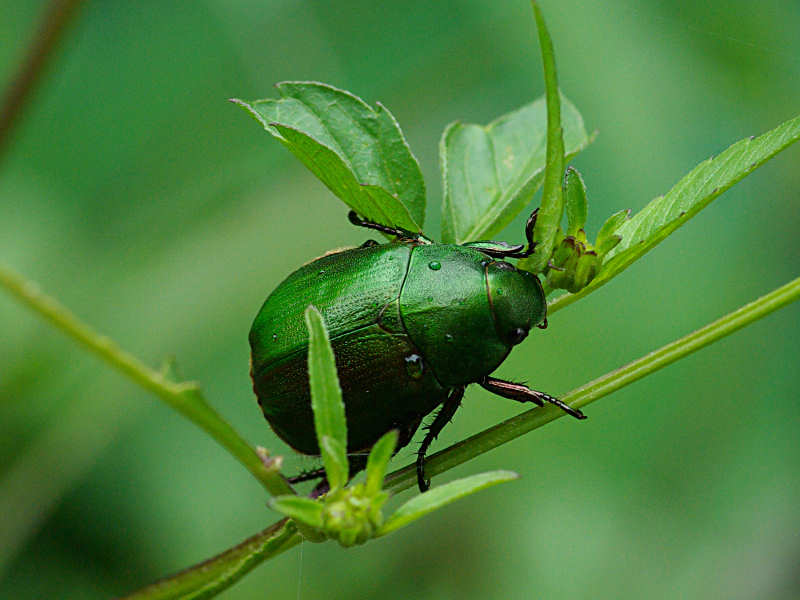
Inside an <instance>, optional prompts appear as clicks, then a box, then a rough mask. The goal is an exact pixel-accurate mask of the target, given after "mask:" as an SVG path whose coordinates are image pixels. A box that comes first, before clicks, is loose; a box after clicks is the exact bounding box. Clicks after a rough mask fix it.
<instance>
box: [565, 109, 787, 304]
mask: <svg viewBox="0 0 800 600" xmlns="http://www.w3.org/2000/svg"><path fill="white" fill-rule="evenodd" d="M798 140H800V116H797V117H795V118H793V119H790V120H788V121H786V122H784V123H781V124H780V125H778V126H777V127H775V128H774V129H772V130H770V131H768V132H766V133H764V134H762V135H760V136H759V137H749V138H745V139H743V140H739V141H738V142H736V143H735V144H733V145H731V146H730V147H728V148H727V149H726V150H725V151H723V152H722V153H721V154H719V155H718V156H716V157H712V158H709V159H707V160H705V161H703V162H702V163H700V164H699V165H697V166H696V167H695V168H694V169H692V170H691V171H690V172H689V173H688V174H686V175H685V176H684V177H683V178H682V179H681V180H680V181H678V183H676V184H675V185H674V186H673V187H672V189H671V190H670V191H669V192H667V193H666V194H665V195H664V196H659V197H657V198H655V199H654V200H652V201H650V203H649V204H647V206H645V207H644V208H643V209H642V210H641V211H639V212H638V213H637V214H636V215H634V217H633V218H631V219H630V220H625V219H624V215H623V214H622V213H621V212H620V213H616V214H614V215H612V216H611V217H609V219H608V221H607V222H606V224H605V225H604V226H603V228H602V229H601V233H600V235H599V236H598V246H600V245H601V244H602V246H603V247H604V248H606V247H609V246H611V245H612V244H616V242H615V241H614V240H613V239H612V238H611V236H618V237H619V238H620V241H619V243H618V244H616V245H615V246H614V247H612V248H610V249H609V250H608V254H607V256H606V259H605V261H604V263H603V265H602V268H601V269H600V270H599V273H598V274H597V277H595V278H594V279H593V280H591V283H589V285H588V286H587V287H583V288H582V289H575V290H570V291H575V292H577V294H574V295H572V296H567V297H563V298H559V299H558V300H556V303H558V304H557V305H558V306H559V307H561V306H566V305H567V304H570V303H571V302H573V301H575V300H577V299H578V298H581V297H583V296H585V295H586V294H588V293H590V292H592V291H594V290H595V289H597V288H598V287H600V286H601V285H604V284H606V283H608V281H610V280H611V279H612V278H614V277H616V276H617V275H618V274H619V273H621V272H622V271H624V270H625V269H627V268H628V267H629V266H630V265H631V264H633V263H634V262H635V261H637V260H638V259H640V258H641V257H642V256H644V254H646V253H647V252H649V251H650V250H652V249H653V248H654V247H655V246H656V245H658V244H659V243H661V242H662V241H663V240H664V239H665V238H666V237H667V236H669V235H670V234H671V233H673V232H674V231H675V230H676V229H678V227H680V226H681V225H683V224H684V223H686V222H687V221H688V220H689V219H691V218H692V217H694V216H695V215H697V214H698V213H699V212H700V211H701V210H702V209H703V208H705V207H706V206H708V204H709V203H710V202H711V201H712V200H714V199H715V198H717V197H718V196H720V195H721V194H722V193H723V192H724V191H726V190H727V189H729V188H730V187H731V186H733V185H734V184H735V183H737V182H739V181H741V180H742V179H744V178H745V177H746V176H747V175H749V174H750V173H752V172H753V171H755V170H756V169H757V168H758V167H760V166H761V165H763V164H764V163H765V162H767V161H768V160H769V159H771V158H772V157H774V156H775V155H776V154H778V153H779V152H781V151H783V150H785V149H786V148H788V147H789V146H791V145H792V144H794V143H795V142H797V141H798Z"/></svg>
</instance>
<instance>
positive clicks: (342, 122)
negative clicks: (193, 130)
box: [233, 82, 425, 231]
mask: <svg viewBox="0 0 800 600" xmlns="http://www.w3.org/2000/svg"><path fill="white" fill-rule="evenodd" d="M276 87H277V89H278V92H279V94H280V95H281V98H279V99H271V98H268V99H264V100H255V101H243V100H238V99H234V100H233V102H235V103H236V104H238V105H239V106H241V107H242V108H244V109H245V110H247V111H248V112H249V113H250V114H251V115H252V116H253V117H255V118H256V119H257V120H258V121H259V122H260V123H261V124H262V125H263V126H264V128H265V129H266V130H267V131H268V132H269V133H270V134H272V135H273V136H274V137H276V138H277V139H278V140H279V141H281V143H283V144H284V145H285V146H287V148H289V150H291V151H292V153H293V154H295V156H297V157H298V158H300V160H301V161H302V162H303V164H305V165H306V166H307V167H308V168H309V169H310V170H311V171H312V172H313V173H314V174H315V175H316V176H317V177H319V178H320V179H321V180H322V181H323V183H325V185H326V186H328V188H329V189H330V190H331V191H332V192H333V193H334V194H336V195H337V196H338V197H339V198H341V199H342V200H343V201H344V202H345V203H346V204H347V205H348V206H350V207H351V208H352V209H353V210H355V211H356V212H358V213H359V214H360V215H361V216H363V217H366V218H367V219H370V220H374V221H377V222H379V223H383V224H384V225H389V226H392V227H401V228H403V229H408V230H410V231H420V230H421V228H422V225H423V224H424V221H425V183H424V181H423V179H422V172H421V171H420V168H419V163H418V162H417V159H416V158H415V157H414V155H413V154H412V153H411V149H410V148H409V146H408V143H407V142H406V140H405V137H404V136H403V133H402V131H401V130H400V126H399V125H398V124H397V121H396V120H395V118H394V116H392V114H391V113H390V112H389V110H388V109H387V108H386V107H384V106H383V105H381V104H380V103H378V104H377V105H376V106H377V108H376V109H373V108H372V107H371V106H369V105H368V104H366V103H365V102H364V101H363V100H361V99H360V98H358V97H357V96H354V95H353V94H351V93H349V92H346V91H344V90H340V89H337V88H335V87H332V86H329V85H326V84H322V83H316V82H283V83H279V84H277V86H276ZM279 126H281V127H279ZM282 128H283V129H290V130H293V131H294V132H296V134H295V135H290V136H287V135H286V133H285V132H284V131H283V130H282ZM361 185H369V186H374V187H377V188H380V189H381V190H382V191H383V192H385V194H378V196H379V198H375V197H370V194H368V193H366V192H365V191H364V190H360V189H359V187H360V186H361ZM388 199H392V201H389V200H388ZM383 203H387V205H386V206H383Z"/></svg>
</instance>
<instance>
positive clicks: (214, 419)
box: [0, 265, 294, 496]
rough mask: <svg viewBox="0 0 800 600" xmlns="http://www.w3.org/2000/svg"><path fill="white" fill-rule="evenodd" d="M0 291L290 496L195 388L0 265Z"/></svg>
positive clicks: (275, 465)
mask: <svg viewBox="0 0 800 600" xmlns="http://www.w3.org/2000/svg"><path fill="white" fill-rule="evenodd" d="M0 287H4V288H5V289H6V290H8V291H9V292H10V293H11V294H12V295H13V296H15V297H16V298H17V299H18V300H19V301H21V302H22V303H23V304H25V305H26V306H28V307H29V308H30V309H32V310H33V311H34V312H36V313H38V314H39V315H40V316H42V317H44V318H45V319H47V320H48V321H50V322H51V323H52V324H53V325H55V326H56V327H57V328H58V329H60V330H61V331H63V332H64V333H65V334H67V335H68V336H69V337H71V338H72V339H74V340H75V341H77V342H79V343H81V344H83V345H84V346H86V347H87V348H88V349H89V350H91V351H92V352H93V353H94V354H96V355H97V356H99V357H100V358H101V359H102V360H104V361H105V362H106V363H108V364H109V365H111V366H112V367H114V368H115V369H117V370H118V371H120V372H121V373H122V374H123V375H125V376H126V377H128V378H129V379H131V380H133V381H134V382H136V383H137V384H139V385H140V386H142V387H143V388H145V389H147V390H149V391H151V392H153V393H154V394H155V395H156V396H158V397H159V398H161V399H162V400H163V401H164V402H166V403H167V404H169V405H170V406H171V407H172V408H174V409H175V410H177V411H178V412H179V413H181V414H182V415H183V416H185V417H186V418H187V419H189V420H190V421H192V422H193V423H194V424H195V425H197V426H198V427H200V428H201V429H203V430H204V431H206V432H207V433H208V434H209V435H210V436H211V437H212V438H214V439H215V440H216V441H217V442H218V443H219V444H220V445H221V446H222V447H223V448H225V449H226V450H227V451H228V452H229V453H230V454H232V455H233V456H234V458H236V459H237V460H238V461H239V462H240V463H242V465H244V467H245V468H246V469H247V470H248V471H250V473H252V474H253V476H254V477H255V478H256V479H258V481H259V482H261V484H262V485H263V486H264V488H266V490H267V491H268V492H269V493H270V494H272V495H273V496H279V495H282V494H292V493H294V492H293V490H292V488H291V486H289V484H288V483H287V482H286V480H285V479H284V478H283V476H281V475H280V473H279V472H278V471H279V467H280V464H279V461H272V462H270V461H267V464H265V461H264V460H262V458H261V457H260V456H259V455H258V453H256V451H255V450H254V449H253V448H251V447H250V445H249V444H248V443H247V442H246V441H245V440H244V439H242V437H241V436H240V435H239V434H238V433H237V432H236V430H235V429H234V428H233V427H231V425H230V424H229V423H228V422H227V421H225V420H224V419H223V418H222V417H221V416H220V415H219V413H217V411H216V410H214V409H213V408H212V407H211V406H210V405H209V404H208V403H207V402H206V400H205V398H204V397H203V395H202V393H201V392H200V389H199V388H198V387H197V384H195V383H193V382H182V383H176V382H173V381H170V380H168V379H167V378H166V377H165V376H164V375H163V374H162V373H159V372H158V371H155V370H153V369H151V368H150V367H148V366H147V365H145V364H144V363H143V362H141V361H140V360H139V359H138V358H136V357H135V356H133V355H131V354H128V353H127V352H125V351H124V350H123V349H122V348H120V347H119V346H117V344H116V343H114V341H113V340H111V339H109V338H108V337H106V336H103V335H101V334H99V333H98V332H96V331H94V330H93V329H92V328H91V327H89V326H88V325H87V324H86V323H83V322H82V321H81V320H80V319H78V318H77V317H76V316H75V315H74V314H72V313H71V312H70V311H69V310H68V309H67V308H66V307H65V306H63V305H62V304H60V303H59V302H58V301H57V300H55V299H54V298H51V297H50V296H48V295H46V294H44V293H43V292H42V291H41V290H40V289H39V288H38V286H36V285H35V284H33V283H31V282H29V281H26V280H25V279H23V278H22V277H21V276H20V275H18V274H16V273H14V272H13V271H11V270H10V269H8V268H7V267H4V266H3V265H0Z"/></svg>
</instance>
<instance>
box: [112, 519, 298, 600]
mask: <svg viewBox="0 0 800 600" xmlns="http://www.w3.org/2000/svg"><path fill="white" fill-rule="evenodd" d="M301 541H302V537H301V536H300V535H299V534H298V533H297V530H296V529H295V527H294V524H293V523H291V522H289V520H288V519H281V520H280V521H278V522H277V523H274V524H273V525H271V526H270V527H267V528H266V529H265V530H263V531H260V532H259V533H257V534H255V535H254V536H251V537H249V538H247V539H246V540H245V541H243V542H242V543H241V544H238V545H236V546H234V547H233V548H229V549H228V550H226V551H225V552H221V553H220V554H217V555H216V556H214V557H212V558H209V559H208V560H206V561H203V562H201V563H198V564H196V565H194V566H192V567H189V568H188V569H185V570H184V571H181V572H180V573H176V574H175V575H171V576H169V577H165V578H164V579H162V580H160V581H156V582H155V583H152V584H150V585H148V586H147V587H144V588H142V589H140V590H138V591H136V592H134V593H132V594H130V595H129V596H125V598H124V599H122V600H166V599H168V598H211V597H213V596H215V595H216V594H218V593H219V592H221V591H223V590H224V589H226V588H228V587H230V586H231V585H233V584H234V583H236V582H237V581H239V579H241V578H242V577H244V576H245V575H246V574H247V573H249V572H250V571H251V570H252V569H253V568H255V567H256V566H258V565H259V564H261V563H262V562H264V561H265V560H267V559H270V558H273V557H275V556H277V555H279V554H282V553H283V552H285V551H286V550H288V549H289V548H292V547H294V546H296V545H297V544H299V543H300V542H301Z"/></svg>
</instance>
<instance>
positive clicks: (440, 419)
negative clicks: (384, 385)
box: [417, 386, 464, 492]
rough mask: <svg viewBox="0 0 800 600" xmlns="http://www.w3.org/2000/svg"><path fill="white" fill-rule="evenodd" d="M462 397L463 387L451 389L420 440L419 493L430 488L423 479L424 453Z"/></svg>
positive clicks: (455, 409) (454, 412) (418, 459)
mask: <svg viewBox="0 0 800 600" xmlns="http://www.w3.org/2000/svg"><path fill="white" fill-rule="evenodd" d="M463 397H464V386H461V387H457V388H453V390H452V391H451V392H450V395H449V396H448V397H447V400H445V401H444V404H442V408H440V409H439V412H438V413H436V417H435V418H434V419H433V423H431V424H430V426H429V427H428V433H427V434H425V438H424V439H423V440H422V444H421V445H420V447H419V450H418V451H417V485H418V486H419V491H420V492H425V491H427V490H428V488H430V487H431V482H430V480H429V479H426V478H425V453H426V452H427V451H428V448H429V447H430V445H431V442H433V440H435V439H436V436H438V435H439V433H441V431H442V429H444V426H445V425H447V424H448V423H449V422H450V419H452V418H453V415H454V414H456V411H457V410H458V407H459V406H461V399H462V398H463Z"/></svg>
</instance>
